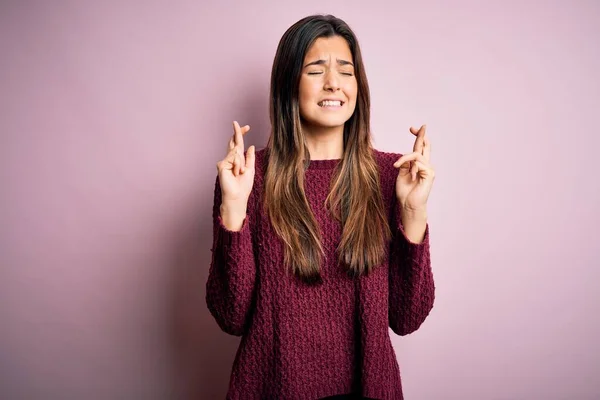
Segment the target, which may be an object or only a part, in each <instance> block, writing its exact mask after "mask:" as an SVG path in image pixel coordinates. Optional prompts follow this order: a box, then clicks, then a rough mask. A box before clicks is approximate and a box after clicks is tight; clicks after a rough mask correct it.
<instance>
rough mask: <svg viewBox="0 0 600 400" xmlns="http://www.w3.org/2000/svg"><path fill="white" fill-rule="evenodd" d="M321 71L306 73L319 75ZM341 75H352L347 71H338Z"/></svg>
mask: <svg viewBox="0 0 600 400" xmlns="http://www.w3.org/2000/svg"><path fill="white" fill-rule="evenodd" d="M322 73H323V72H309V73H308V75H321V74H322ZM340 73H341V74H342V75H346V76H352V74H351V73H349V72H340Z"/></svg>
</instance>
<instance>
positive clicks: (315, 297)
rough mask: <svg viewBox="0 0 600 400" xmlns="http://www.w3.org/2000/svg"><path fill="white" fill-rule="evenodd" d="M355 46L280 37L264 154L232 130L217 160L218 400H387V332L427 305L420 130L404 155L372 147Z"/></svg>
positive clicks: (303, 31)
mask: <svg viewBox="0 0 600 400" xmlns="http://www.w3.org/2000/svg"><path fill="white" fill-rule="evenodd" d="M369 107H370V100H369V88H368V84H367V78H366V75H365V70H364V66H363V62H362V57H361V52H360V48H359V45H358V41H357V39H356V37H355V35H354V33H353V32H352V30H351V29H350V28H349V27H348V25H347V24H346V23H345V22H344V21H342V20H340V19H338V18H335V17H333V16H330V15H327V16H323V15H313V16H309V17H306V18H303V19H302V20H300V21H298V22H297V23H295V24H294V25H293V26H291V27H290V28H289V29H288V30H287V31H286V32H285V34H284V35H283V37H282V38H281V41H280V43H279V46H278V48H277V53H276V56H275V60H274V63H273V70H272V75H271V93H270V117H271V124H272V132H271V135H270V138H269V141H268V144H267V147H266V148H264V149H262V150H258V151H256V150H255V146H250V147H249V148H248V149H247V151H246V150H245V144H244V136H245V135H246V134H247V133H248V131H249V129H250V127H249V126H247V125H246V126H244V127H240V126H239V124H238V123H237V122H234V135H233V136H232V137H231V139H230V140H229V147H228V152H227V155H226V156H225V158H224V159H223V160H221V161H219V162H218V163H217V170H218V177H217V180H216V183H215V192H214V209H213V222H214V241H213V248H212V251H213V258H212V262H211V266H210V270H209V277H208V281H207V286H206V301H207V305H208V308H209V310H210V312H211V314H212V315H213V316H214V318H215V320H216V321H217V323H218V325H219V326H220V327H221V329H222V330H223V331H225V332H227V333H229V334H232V335H237V336H241V337H242V340H241V343H240V346H239V348H238V351H237V353H236V357H235V361H234V365H233V368H232V371H231V377H230V378H231V379H230V385H229V391H228V394H227V398H228V399H298V400H302V399H306V400H315V399H320V398H325V397H328V396H339V395H341V397H334V398H363V397H362V396H364V397H365V398H373V399H402V398H403V397H402V385H401V381H400V369H399V366H398V363H397V361H396V357H395V353H394V350H393V348H392V345H391V341H390V336H389V330H388V328H391V329H392V330H393V331H394V332H395V333H396V334H398V335H407V334H409V333H412V332H414V331H415V330H416V329H418V328H419V326H420V325H421V324H422V323H423V321H424V320H425V319H426V317H427V315H428V314H429V312H430V311H431V309H432V307H433V302H434V291H435V287H434V281H433V275H432V271H431V265H430V257H429V255H430V254H429V225H428V224H427V212H426V203H427V199H428V196H429V193H430V190H431V187H432V184H433V180H434V170H433V168H432V167H431V166H430V164H429V158H430V148H431V147H430V143H429V139H428V138H427V136H426V134H425V126H422V127H421V128H420V129H419V130H416V129H413V128H411V129H410V131H411V133H412V134H413V135H415V136H416V139H415V146H414V152H412V153H410V154H405V155H402V156H401V155H400V154H397V153H387V152H381V151H378V150H376V149H374V148H372V146H371V134H370V127H369Z"/></svg>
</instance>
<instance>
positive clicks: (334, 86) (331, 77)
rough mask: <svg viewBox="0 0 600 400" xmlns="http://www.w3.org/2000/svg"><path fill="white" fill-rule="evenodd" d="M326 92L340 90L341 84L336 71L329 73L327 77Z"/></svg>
mask: <svg viewBox="0 0 600 400" xmlns="http://www.w3.org/2000/svg"><path fill="white" fill-rule="evenodd" d="M323 87H324V89H325V90H328V91H332V92H335V91H336V90H339V88H340V86H339V82H338V79H337V76H336V74H335V72H334V71H329V72H327V73H326V75H325V83H324V85H323Z"/></svg>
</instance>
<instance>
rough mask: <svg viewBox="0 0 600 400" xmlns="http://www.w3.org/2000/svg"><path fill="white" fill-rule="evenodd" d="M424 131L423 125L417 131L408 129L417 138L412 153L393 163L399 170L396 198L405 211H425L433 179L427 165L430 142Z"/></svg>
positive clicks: (433, 174) (431, 169) (429, 154)
mask: <svg viewBox="0 0 600 400" xmlns="http://www.w3.org/2000/svg"><path fill="white" fill-rule="evenodd" d="M425 129H426V126H425V125H423V126H421V128H420V129H419V130H417V129H415V128H413V127H411V128H410V132H411V133H412V134H413V135H416V136H417V138H416V139H415V144H414V146H413V152H412V153H409V154H404V155H403V156H402V157H400V158H399V159H398V161H396V162H395V163H394V167H396V168H400V171H399V172H398V177H397V178H396V197H397V199H398V202H399V203H400V205H401V206H402V208H403V209H405V210H406V211H426V209H427V199H428V198H429V193H430V192H431V187H432V186H433V181H434V179H435V171H434V169H433V167H432V166H431V165H430V164H429V158H430V156H431V142H430V141H429V138H428V137H427V136H426V134H425Z"/></svg>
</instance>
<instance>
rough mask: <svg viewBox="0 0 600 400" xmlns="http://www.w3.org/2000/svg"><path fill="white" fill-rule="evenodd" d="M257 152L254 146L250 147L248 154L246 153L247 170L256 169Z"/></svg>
mask: <svg viewBox="0 0 600 400" xmlns="http://www.w3.org/2000/svg"><path fill="white" fill-rule="evenodd" d="M255 151H256V148H255V147H254V145H252V146H250V147H248V152H247V153H246V169H250V168H254V161H255V160H256V154H255V153H254V152H255Z"/></svg>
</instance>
